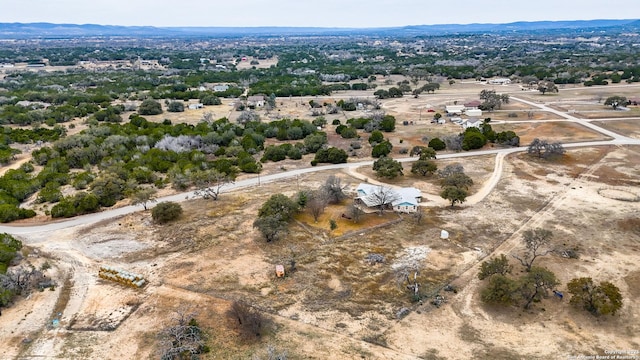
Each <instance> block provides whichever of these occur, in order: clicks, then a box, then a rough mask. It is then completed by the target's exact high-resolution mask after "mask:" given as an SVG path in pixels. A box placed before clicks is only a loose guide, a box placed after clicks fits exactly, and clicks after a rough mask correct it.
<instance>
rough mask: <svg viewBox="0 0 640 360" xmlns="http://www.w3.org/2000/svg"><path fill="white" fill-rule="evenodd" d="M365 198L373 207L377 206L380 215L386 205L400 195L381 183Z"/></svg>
mask: <svg viewBox="0 0 640 360" xmlns="http://www.w3.org/2000/svg"><path fill="white" fill-rule="evenodd" d="M366 198H367V203H369V204H372V206H373V207H377V208H378V214H379V215H382V214H383V213H384V209H385V208H386V207H387V206H389V205H390V204H392V203H393V202H394V201H396V200H399V199H400V195H399V194H398V193H397V192H395V191H393V189H391V188H390V187H386V186H382V185H381V186H378V187H377V188H376V189H375V190H374V191H372V192H371V193H370V194H367V195H366Z"/></svg>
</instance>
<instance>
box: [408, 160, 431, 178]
mask: <svg viewBox="0 0 640 360" xmlns="http://www.w3.org/2000/svg"><path fill="white" fill-rule="evenodd" d="M436 170H438V166H437V165H436V163H435V162H433V161H431V160H418V161H416V162H414V163H413V164H412V165H411V173H412V174H416V175H421V176H427V175H432V174H433V173H434V172H436Z"/></svg>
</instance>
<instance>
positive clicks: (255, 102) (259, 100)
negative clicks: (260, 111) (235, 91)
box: [247, 95, 264, 108]
mask: <svg viewBox="0 0 640 360" xmlns="http://www.w3.org/2000/svg"><path fill="white" fill-rule="evenodd" d="M247 106H248V107H258V108H259V107H263V106H264V95H254V96H249V97H248V98H247Z"/></svg>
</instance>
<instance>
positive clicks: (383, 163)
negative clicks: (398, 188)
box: [373, 156, 404, 179]
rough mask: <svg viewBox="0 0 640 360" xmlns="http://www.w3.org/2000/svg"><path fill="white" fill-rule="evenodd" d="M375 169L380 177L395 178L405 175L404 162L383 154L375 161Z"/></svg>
mask: <svg viewBox="0 0 640 360" xmlns="http://www.w3.org/2000/svg"><path fill="white" fill-rule="evenodd" d="M373 170H374V171H375V172H376V175H377V176H378V177H382V178H388V179H393V178H396V177H398V176H402V175H404V174H403V173H402V170H403V169H402V164H401V163H400V162H399V161H397V160H394V159H392V158H390V157H386V156H382V157H381V158H379V159H378V160H376V161H375V162H374V163H373Z"/></svg>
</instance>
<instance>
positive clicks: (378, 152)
mask: <svg viewBox="0 0 640 360" xmlns="http://www.w3.org/2000/svg"><path fill="white" fill-rule="evenodd" d="M391 149H393V145H391V143H390V142H389V141H388V140H385V141H383V142H381V143H379V144H377V145H375V146H374V147H373V149H371V156H372V157H374V158H379V157H383V156H387V155H389V153H391Z"/></svg>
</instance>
